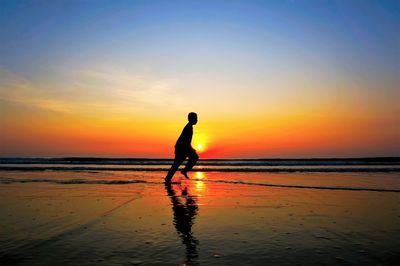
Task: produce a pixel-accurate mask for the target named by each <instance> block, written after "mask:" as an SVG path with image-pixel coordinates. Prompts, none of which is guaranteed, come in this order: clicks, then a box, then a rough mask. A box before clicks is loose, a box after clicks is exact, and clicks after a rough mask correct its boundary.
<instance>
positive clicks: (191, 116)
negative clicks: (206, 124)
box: [188, 112, 197, 125]
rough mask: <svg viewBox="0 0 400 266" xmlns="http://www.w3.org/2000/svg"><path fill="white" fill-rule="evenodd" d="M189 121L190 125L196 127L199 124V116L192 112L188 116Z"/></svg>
mask: <svg viewBox="0 0 400 266" xmlns="http://www.w3.org/2000/svg"><path fill="white" fill-rule="evenodd" d="M188 120H189V123H190V124H192V125H196V124H197V114H196V113H194V112H190V113H189V114H188Z"/></svg>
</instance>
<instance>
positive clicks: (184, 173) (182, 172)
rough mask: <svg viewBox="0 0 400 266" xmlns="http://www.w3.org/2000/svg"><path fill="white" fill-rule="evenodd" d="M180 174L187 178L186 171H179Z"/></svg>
mask: <svg viewBox="0 0 400 266" xmlns="http://www.w3.org/2000/svg"><path fill="white" fill-rule="evenodd" d="M181 174H182V175H183V176H184V177H186V179H189V176H188V175H187V171H185V170H182V171H181Z"/></svg>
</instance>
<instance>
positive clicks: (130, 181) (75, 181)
mask: <svg viewBox="0 0 400 266" xmlns="http://www.w3.org/2000/svg"><path fill="white" fill-rule="evenodd" d="M191 180H193V181H202V182H210V183H223V184H229V185H248V186H260V187H278V188H295V189H320V190H321V189H322V190H351V191H374V192H400V189H386V188H371V187H356V186H310V185H292V184H271V183H256V182H247V181H236V180H211V179H197V178H194V179H191ZM0 183H1V184H13V183H52V184H60V185H96V184H97V185H128V184H164V182H162V181H159V182H155V181H146V180H140V179H123V180H121V179H119V180H93V179H50V178H12V177H0Z"/></svg>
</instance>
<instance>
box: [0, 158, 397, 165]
mask: <svg viewBox="0 0 400 266" xmlns="http://www.w3.org/2000/svg"><path fill="white" fill-rule="evenodd" d="M172 161H173V160H172V159H158V158H91V157H64V158H15V157H3V158H0V165H1V164H64V165H171V163H172ZM197 164H198V165H204V166H296V165H297V166H318V165H328V166H329V165H331V166H335V165H336V166H338V165H400V158H399V157H378V158H311V159H201V160H199V161H198V163H197Z"/></svg>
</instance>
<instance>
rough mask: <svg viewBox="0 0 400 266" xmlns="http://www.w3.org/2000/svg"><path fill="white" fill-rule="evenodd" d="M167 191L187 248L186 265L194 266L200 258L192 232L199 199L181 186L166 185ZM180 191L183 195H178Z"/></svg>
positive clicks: (196, 241) (179, 231) (177, 225)
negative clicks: (194, 262) (195, 261)
mask: <svg viewBox="0 0 400 266" xmlns="http://www.w3.org/2000/svg"><path fill="white" fill-rule="evenodd" d="M177 188H178V189H177ZM165 189H166V190H167V192H168V196H169V198H170V199H171V202H172V210H173V212H174V225H175V229H176V232H177V233H178V235H179V236H180V238H181V239H182V243H183V244H184V245H185V246H186V263H187V264H193V260H194V259H195V258H197V256H198V254H197V245H198V244H199V241H198V240H197V239H196V238H195V237H194V236H193V232H192V225H193V224H194V218H195V216H196V214H197V211H198V209H199V208H198V206H197V202H196V200H197V199H196V197H195V196H191V195H189V193H188V189H187V187H184V188H181V186H180V185H176V187H173V185H172V184H171V183H166V184H165ZM178 190H179V191H181V195H177V191H178Z"/></svg>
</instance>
